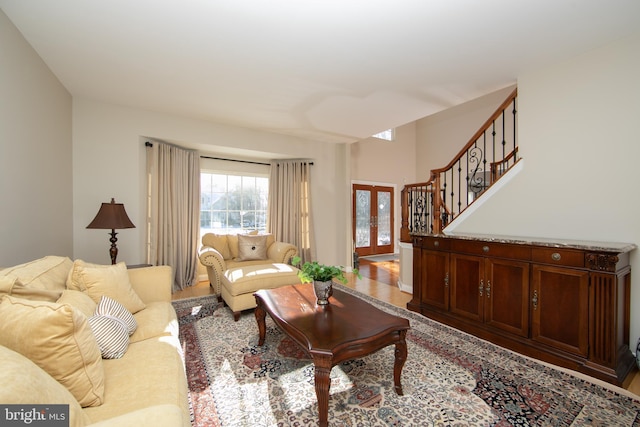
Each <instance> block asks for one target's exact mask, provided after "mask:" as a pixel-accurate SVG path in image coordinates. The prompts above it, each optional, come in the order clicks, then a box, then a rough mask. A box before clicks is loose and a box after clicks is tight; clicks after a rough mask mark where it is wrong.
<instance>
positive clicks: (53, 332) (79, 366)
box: [0, 296, 104, 406]
mask: <svg viewBox="0 0 640 427" xmlns="http://www.w3.org/2000/svg"><path fill="white" fill-rule="evenodd" d="M0 318H1V319H2V322H0V345H4V346H5V347H8V348H10V349H12V350H14V351H16V352H18V353H20V354H22V355H23V356H25V357H27V358H29V359H30V360H31V361H33V362H34V363H35V364H36V365H38V366H39V367H40V368H42V369H43V370H45V371H46V372H47V373H48V374H49V375H51V376H52V377H53V378H54V379H56V380H57V381H59V382H60V384H62V385H63V386H65V387H66V388H67V389H68V390H69V391H70V392H71V394H72V395H73V396H74V397H75V398H76V400H77V401H78V403H80V405H82V406H94V405H101V404H102V403H103V397H104V371H103V367H102V358H101V357H100V350H99V348H98V344H97V343H96V339H95V338H94V336H93V333H92V332H91V328H90V327H89V323H88V322H87V318H86V316H85V315H84V314H82V313H81V312H80V311H79V310H76V309H74V308H73V307H72V306H70V305H68V304H57V303H50V302H46V301H30V300H25V299H19V298H14V297H11V296H5V297H3V298H2V301H1V302H0ZM25 337H29V339H25Z"/></svg>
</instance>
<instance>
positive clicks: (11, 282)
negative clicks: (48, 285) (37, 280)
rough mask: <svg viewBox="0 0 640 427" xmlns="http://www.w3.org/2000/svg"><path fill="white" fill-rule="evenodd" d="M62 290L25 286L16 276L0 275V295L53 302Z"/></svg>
mask: <svg viewBox="0 0 640 427" xmlns="http://www.w3.org/2000/svg"><path fill="white" fill-rule="evenodd" d="M62 292H63V291H62V290H49V289H40V288H33V287H29V286H26V285H25V284H24V283H22V281H21V280H20V279H19V278H18V277H15V276H12V275H8V276H0V296H2V295H13V296H14V297H17V298H24V299H31V300H36V301H49V302H55V301H56V300H57V299H58V298H60V295H62Z"/></svg>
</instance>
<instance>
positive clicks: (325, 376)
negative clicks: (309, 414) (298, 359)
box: [313, 355, 332, 427]
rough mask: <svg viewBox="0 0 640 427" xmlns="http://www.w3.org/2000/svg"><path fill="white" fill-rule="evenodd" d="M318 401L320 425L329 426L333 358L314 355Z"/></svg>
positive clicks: (322, 426)
mask: <svg viewBox="0 0 640 427" xmlns="http://www.w3.org/2000/svg"><path fill="white" fill-rule="evenodd" d="M313 365H314V367H315V378H314V381H315V385H316V399H317V400H318V425H319V426H320V427H327V426H328V425H329V387H330V386H331V367H332V360H331V357H329V356H326V355H314V357H313Z"/></svg>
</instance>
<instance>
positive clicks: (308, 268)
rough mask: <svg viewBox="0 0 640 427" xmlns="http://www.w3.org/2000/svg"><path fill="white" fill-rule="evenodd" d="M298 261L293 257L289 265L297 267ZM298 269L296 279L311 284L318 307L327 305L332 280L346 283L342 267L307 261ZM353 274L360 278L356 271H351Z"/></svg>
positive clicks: (297, 257) (297, 258)
mask: <svg viewBox="0 0 640 427" xmlns="http://www.w3.org/2000/svg"><path fill="white" fill-rule="evenodd" d="M300 261H301V258H300V257H299V256H295V257H293V259H292V260H291V264H292V265H294V266H298V265H299V264H300ZM298 269H299V271H298V277H299V278H300V281H301V282H302V283H313V290H314V292H315V293H316V297H317V299H318V301H317V303H318V305H326V304H329V297H330V296H331V294H332V291H333V287H332V283H333V280H338V281H340V282H341V283H343V284H346V283H347V282H348V280H347V278H346V277H345V275H344V270H343V267H337V266H333V265H324V264H320V263H318V261H307V262H305V263H304V264H302V265H301V266H299V267H298ZM353 272H354V273H355V274H356V276H357V277H358V278H362V276H361V275H360V273H359V272H358V270H357V269H353Z"/></svg>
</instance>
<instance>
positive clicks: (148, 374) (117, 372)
mask: <svg viewBox="0 0 640 427" xmlns="http://www.w3.org/2000/svg"><path fill="white" fill-rule="evenodd" d="M145 310H146V309H145ZM103 365H104V370H105V378H107V379H108V386H107V387H106V388H105V399H104V400H105V403H104V404H103V405H102V406H96V407H92V408H85V409H84V411H85V413H86V414H87V416H88V417H89V419H90V420H91V422H94V423H95V422H99V421H102V420H106V419H110V418H113V417H116V416H120V415H123V414H127V413H129V412H132V411H136V410H139V409H142V408H146V407H150V406H153V405H163V404H170V405H177V406H179V407H180V408H181V410H182V414H183V423H182V424H181V425H185V426H187V425H190V422H189V401H188V398H187V390H188V388H187V380H186V375H185V371H184V363H183V359H182V348H181V346H180V341H179V340H178V338H177V337H174V336H160V337H155V338H150V339H146V340H144V341H140V342H137V343H131V344H130V345H129V349H128V350H127V352H126V353H125V355H124V356H123V357H122V358H121V359H109V360H103Z"/></svg>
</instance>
